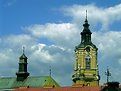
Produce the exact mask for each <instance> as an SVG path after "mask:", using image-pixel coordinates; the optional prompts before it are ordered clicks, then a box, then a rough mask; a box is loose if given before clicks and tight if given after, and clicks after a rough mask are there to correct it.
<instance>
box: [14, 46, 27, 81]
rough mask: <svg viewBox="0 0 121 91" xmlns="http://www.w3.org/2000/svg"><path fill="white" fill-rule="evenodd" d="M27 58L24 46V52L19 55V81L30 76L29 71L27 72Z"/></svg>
mask: <svg viewBox="0 0 121 91" xmlns="http://www.w3.org/2000/svg"><path fill="white" fill-rule="evenodd" d="M27 59H28V58H27V57H26V55H25V54H24V48H23V54H22V55H21V56H20V57H19V69H18V72H17V73H16V75H17V81H24V80H25V79H26V78H27V77H28V76H29V73H28V72H27V64H28V63H27Z"/></svg>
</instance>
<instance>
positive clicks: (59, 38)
mask: <svg viewBox="0 0 121 91" xmlns="http://www.w3.org/2000/svg"><path fill="white" fill-rule="evenodd" d="M25 30H26V31H29V32H31V34H32V35H33V36H35V37H38V38H42V37H46V38H48V39H49V40H50V41H53V42H54V43H56V44H57V45H60V46H63V47H70V46H71V45H70V42H71V44H74V42H77V38H74V37H75V36H76V35H78V31H79V29H78V28H77V27H76V25H75V24H71V23H62V24H54V23H53V24H50V23H48V24H45V25H36V24H35V25H32V26H29V27H26V28H25ZM77 30H78V31H77ZM70 40H71V41H70ZM65 45H66V46H65Z"/></svg>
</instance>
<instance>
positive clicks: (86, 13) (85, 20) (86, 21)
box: [85, 10, 88, 22]
mask: <svg viewBox="0 0 121 91" xmlns="http://www.w3.org/2000/svg"><path fill="white" fill-rule="evenodd" d="M85 22H88V21H87V10H86V19H85Z"/></svg>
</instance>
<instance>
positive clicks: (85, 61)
mask: <svg viewBox="0 0 121 91" xmlns="http://www.w3.org/2000/svg"><path fill="white" fill-rule="evenodd" d="M83 26H84V29H83V31H82V32H81V43H80V44H79V45H78V46H76V47H75V56H76V60H75V66H74V74H73V75H72V80H73V85H83V86H98V85H99V80H100V76H99V71H98V64H97V50H98V48H97V47H96V46H95V45H94V44H93V43H92V41H91V34H92V33H91V31H90V29H89V24H88V20H87V15H86V19H85V24H83Z"/></svg>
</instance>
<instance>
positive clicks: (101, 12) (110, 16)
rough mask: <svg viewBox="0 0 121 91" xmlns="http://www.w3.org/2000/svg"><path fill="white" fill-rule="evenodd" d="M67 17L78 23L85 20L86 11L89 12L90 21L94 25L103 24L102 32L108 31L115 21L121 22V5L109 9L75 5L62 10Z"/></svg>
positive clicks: (92, 5) (91, 5) (90, 5)
mask: <svg viewBox="0 0 121 91" xmlns="http://www.w3.org/2000/svg"><path fill="white" fill-rule="evenodd" d="M62 9H63V10H64V13H65V15H68V16H71V17H72V18H73V19H74V21H76V22H77V23H79V22H80V20H84V19H85V16H86V10H88V19H89V21H90V22H91V23H93V24H98V23H101V24H102V27H101V28H102V30H107V29H108V28H109V25H110V24H112V23H114V22H115V21H119V20H121V16H120V15H121V4H119V5H115V6H112V7H108V8H100V7H97V6H96V5H94V4H89V5H73V6H66V7H63V8H62Z"/></svg>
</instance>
